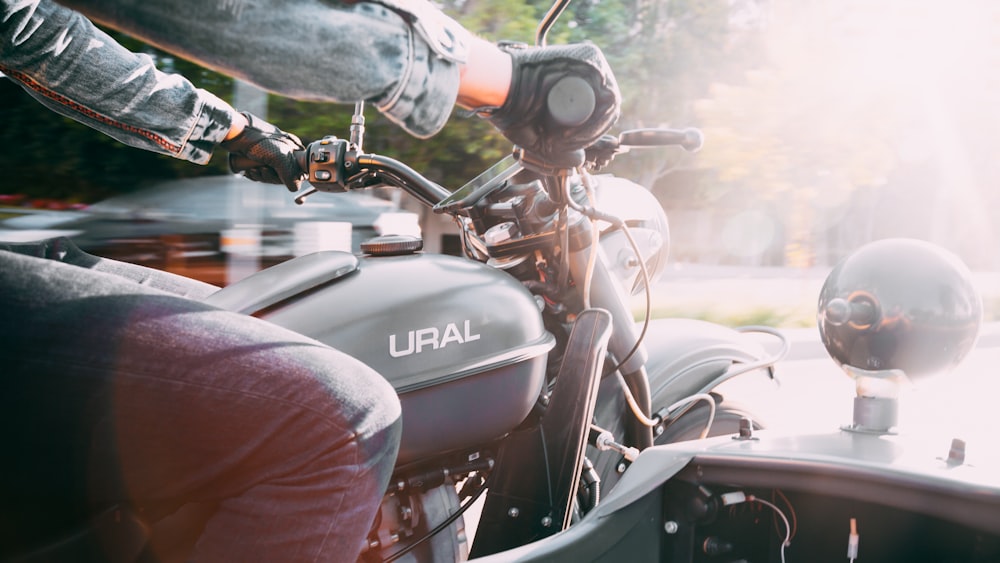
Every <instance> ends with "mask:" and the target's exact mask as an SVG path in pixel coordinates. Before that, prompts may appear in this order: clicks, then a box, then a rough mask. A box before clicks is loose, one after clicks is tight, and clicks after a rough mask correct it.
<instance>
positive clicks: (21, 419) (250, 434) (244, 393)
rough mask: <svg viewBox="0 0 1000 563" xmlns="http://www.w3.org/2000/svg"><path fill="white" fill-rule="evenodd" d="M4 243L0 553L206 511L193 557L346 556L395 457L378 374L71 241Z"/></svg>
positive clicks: (390, 407) (192, 285) (394, 433)
mask: <svg viewBox="0 0 1000 563" xmlns="http://www.w3.org/2000/svg"><path fill="white" fill-rule="evenodd" d="M8 248H12V249H13V250H16V252H14V251H9V250H0V315H2V317H0V319H2V320H0V373H2V377H0V380H2V392H0V446H2V448H3V450H2V451H3V462H2V465H0V475H2V479H0V559H3V558H4V555H6V554H5V553H4V550H3V548H4V547H5V546H11V545H12V544H14V543H18V544H20V545H22V546H23V545H25V544H30V543H31V542H32V541H42V540H43V539H46V538H47V539H51V537H52V533H54V532H58V531H60V530H61V529H64V528H65V527H68V526H70V525H72V524H74V523H78V522H79V520H80V518H81V517H83V516H85V515H87V514H90V513H93V512H94V511H96V510H99V509H101V508H104V507H107V506H109V505H114V504H121V503H127V504H129V505H131V506H134V507H135V509H136V510H137V511H138V512H139V514H141V515H142V516H143V517H145V518H146V519H148V520H150V521H155V520H157V519H159V518H161V517H163V516H165V515H167V514H170V513H171V512H173V511H174V510H176V509H177V508H178V507H180V506H182V505H185V504H188V503H217V504H218V510H217V511H216V512H215V513H214V515H213V516H212V517H211V518H210V519H209V521H208V524H207V526H206V528H205V530H204V532H203V533H202V535H201V536H200V538H199V539H198V543H197V545H196V547H195V552H194V557H193V559H194V560H197V561H200V560H204V561H345V560H351V559H353V557H355V556H356V554H357V553H358V551H359V550H360V548H361V545H362V542H363V540H364V537H365V535H366V533H367V531H368V529H369V527H370V525H371V523H372V520H373V517H374V514H375V511H376V509H377V506H378V504H379V502H380V500H381V496H382V494H383V492H384V490H385V488H386V485H387V483H388V480H389V477H390V474H391V471H392V466H393V463H394V461H395V457H396V452H397V448H398V441H399V434H400V407H399V402H398V399H397V397H396V395H395V392H394V391H393V389H392V387H391V386H390V385H389V384H388V383H387V382H386V381H385V380H384V379H383V378H382V377H380V376H379V375H378V374H377V373H375V372H374V371H372V370H371V369H370V368H368V367H366V366H365V365H363V364H362V363H360V362H358V361H357V360H354V359H352V358H350V357H348V356H346V355H344V354H342V353H340V352H337V351H336V350H333V349H331V348H329V347H327V346H325V345H323V344H321V343H318V342H316V341H313V340H311V339H308V338H305V337H303V336H301V335H299V334H296V333H294V332H291V331H288V330H285V329H283V328H280V327H277V326H274V325H271V324H269V323H267V322H265V321H261V320H259V319H255V318H252V317H247V316H243V315H239V314H235V313H231V312H227V311H223V310H219V309H215V308H213V307H210V306H207V305H205V304H203V303H201V302H199V301H198V299H197V298H199V297H203V296H205V295H207V294H208V293H209V292H211V291H212V289H213V288H212V286H208V285H205V284H201V283H200V282H191V281H190V280H185V279H183V278H177V277H174V276H171V275H170V274H165V273H163V272H158V271H153V270H148V269H146V268H141V267H138V266H133V265H128V264H122V263H118V262H113V261H108V260H103V259H98V258H95V257H92V256H89V255H87V254H84V253H82V252H80V251H79V250H77V249H76V248H75V247H72V246H71V245H69V244H68V241H59V242H49V243H47V244H45V245H37V246H22V247H8ZM29 254H34V256H31V255H29ZM182 294H187V295H188V296H187V297H184V296H182ZM7 554H9V553H7Z"/></svg>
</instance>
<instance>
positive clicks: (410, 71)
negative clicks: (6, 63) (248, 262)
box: [60, 0, 469, 137]
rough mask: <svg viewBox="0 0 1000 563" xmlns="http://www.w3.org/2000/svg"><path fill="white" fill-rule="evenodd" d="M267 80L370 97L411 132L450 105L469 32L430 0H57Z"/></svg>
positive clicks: (344, 98) (232, 72)
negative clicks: (291, 0) (359, 0)
mask: <svg viewBox="0 0 1000 563" xmlns="http://www.w3.org/2000/svg"><path fill="white" fill-rule="evenodd" d="M60 3H62V4H65V5H67V6H70V7H72V8H74V9H77V10H79V11H81V12H83V13H84V14H86V15H87V16H89V17H90V18H92V19H94V20H95V21H98V22H101V23H103V24H106V25H108V26H110V27H113V28H115V29H118V30H121V31H123V32H125V33H128V34H130V35H133V36H135V37H139V38H141V39H143V40H144V41H147V42H149V43H151V44H154V45H156V46H157V47H159V48H161V49H163V50H165V51H168V52H171V53H173V54H175V55H178V56H180V57H184V58H186V59H189V60H193V61H196V62H198V63H200V64H202V65H205V66H208V67H210V68H213V69H215V70H218V71H220V72H222V73H224V74H227V75H229V76H234V77H237V78H240V79H243V80H246V81H247V82H250V83H252V84H255V85H257V86H259V87H261V88H263V89H265V90H268V91H271V92H274V93H277V94H281V95H284V96H288V97H292V98H296V99H300V100H311V101H323V102H341V103H354V102H358V101H368V102H371V103H372V104H373V105H375V107H377V108H378V109H379V110H380V111H381V112H382V113H384V114H385V115H386V116H387V117H389V118H390V119H391V120H393V121H394V122H396V123H397V124H399V125H401V126H402V127H403V128H404V129H406V130H407V131H408V132H409V133H411V134H413V135H416V136H418V137H428V136H430V135H433V134H434V133H436V132H437V131H438V130H440V129H441V127H443V126H444V124H445V122H446V121H447V120H448V118H449V117H450V115H451V111H452V108H453V107H454V104H455V99H456V97H457V95H458V85H459V68H458V65H459V64H460V63H462V62H464V56H465V54H464V49H465V46H466V45H467V43H468V39H469V35H468V32H467V31H466V30H465V29H463V28H462V27H461V26H459V24H457V23H456V22H454V20H451V19H450V18H447V17H446V16H444V14H442V13H441V12H440V11H439V10H437V9H436V8H433V6H431V4H430V2H429V1H428V0H370V1H361V2H355V1H354V0H296V1H295V2H288V1H287V0H170V1H158V2H151V1H149V0H60Z"/></svg>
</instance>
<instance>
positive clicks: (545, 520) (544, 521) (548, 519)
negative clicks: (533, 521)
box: [542, 516, 552, 528]
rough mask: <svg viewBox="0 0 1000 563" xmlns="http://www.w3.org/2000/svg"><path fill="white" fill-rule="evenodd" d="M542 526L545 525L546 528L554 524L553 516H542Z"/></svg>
mask: <svg viewBox="0 0 1000 563" xmlns="http://www.w3.org/2000/svg"><path fill="white" fill-rule="evenodd" d="M542 526H543V527H545V528H548V527H550V526H552V517H551V516H546V517H544V518H542Z"/></svg>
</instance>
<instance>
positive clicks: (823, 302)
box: [483, 239, 1000, 562]
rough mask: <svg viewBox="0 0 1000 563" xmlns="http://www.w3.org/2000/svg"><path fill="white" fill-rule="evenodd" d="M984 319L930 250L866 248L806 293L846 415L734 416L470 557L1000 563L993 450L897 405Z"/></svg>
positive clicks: (945, 374)
mask: <svg viewBox="0 0 1000 563" xmlns="http://www.w3.org/2000/svg"><path fill="white" fill-rule="evenodd" d="M981 314H982V311H981V302H980V300H979V297H978V294H977V293H976V292H975V290H974V288H973V287H972V286H971V282H970V279H969V276H968V273H967V271H966V270H964V266H962V265H961V264H959V263H956V261H954V260H953V258H952V257H951V256H950V255H948V254H946V253H944V252H943V251H941V249H938V248H936V247H932V246H931V245H928V244H926V243H921V242H917V241H909V240H903V239H895V240H887V241H879V242H877V243H873V244H871V245H868V246H866V247H864V248H862V249H860V250H859V251H857V252H856V253H854V254H852V255H851V256H849V257H848V258H847V259H845V260H844V261H843V262H842V263H841V264H840V265H838V266H837V267H836V268H834V270H833V271H832V272H831V273H830V276H829V277H828V278H827V280H826V283H825V284H824V286H823V290H822V291H821V294H820V299H819V315H818V324H819V329H820V338H821V340H822V341H823V343H824V344H825V346H826V348H827V351H828V352H829V353H830V355H831V357H832V360H833V361H834V362H835V363H836V364H838V365H839V367H840V368H842V369H843V371H844V372H846V374H847V375H848V376H850V378H852V379H853V380H854V383H855V389H856V391H857V392H856V396H855V397H854V405H853V406H854V411H853V420H844V421H842V422H843V423H844V424H843V425H841V426H839V427H838V425H833V426H831V427H830V428H828V429H824V430H820V431H813V430H811V426H810V425H807V424H799V425H796V424H795V422H796V421H792V424H785V425H784V427H780V426H779V427H774V428H769V429H767V430H755V428H754V426H753V425H752V424H750V421H749V420H747V421H746V423H745V424H743V425H741V428H740V432H739V433H738V434H735V435H731V436H720V437H715V438H709V439H705V440H693V441H687V442H679V443H674V444H669V445H663V446H655V447H652V448H649V449H646V450H644V451H643V452H642V453H641V454H640V455H639V456H638V458H637V459H636V461H635V463H634V464H633V465H632V466H631V467H630V468H629V469H628V470H627V471H626V472H625V474H624V475H623V476H622V479H621V481H619V483H618V485H617V486H616V487H615V488H614V489H613V490H612V491H611V493H610V494H609V495H608V496H607V497H606V498H605V499H604V500H603V501H602V502H601V504H599V505H598V506H597V507H596V508H595V509H594V510H592V511H591V512H590V513H588V514H587V515H586V516H585V517H584V518H583V519H582V520H581V521H580V522H579V523H578V524H576V525H574V526H571V527H570V528H568V529H567V530H565V531H563V532H561V533H559V534H556V535H554V536H552V537H549V538H547V539H544V540H541V541H538V542H535V543H533V544H530V545H526V546H523V547H520V548H517V549H514V550H510V551H507V552H504V553H502V554H498V555H497V556H496V558H495V559H490V558H486V559H483V561H493V560H496V561H500V560H503V561H511V560H516V561H546V562H549V561H671V562H744V561H754V562H778V561H780V562H784V561H810V562H826V561H830V562H840V561H850V562H853V561H907V562H914V561H916V562H920V561H934V562H939V561H962V562H995V561H1000V456H998V455H996V453H995V452H994V451H991V450H994V449H995V444H994V443H993V442H992V441H991V440H989V436H981V435H979V434H980V433H979V432H975V433H974V435H973V436H971V437H969V436H966V435H965V434H960V433H957V432H955V430H956V428H954V427H953V425H950V424H949V421H948V420H940V418H941V417H939V416H935V415H938V414H939V413H940V412H941V409H937V410H936V411H935V410H934V409H932V408H926V407H924V408H921V409H913V410H909V411H906V412H908V413H910V414H911V416H909V417H900V413H901V412H902V411H901V409H900V408H899V407H900V402H902V401H903V400H904V399H906V400H912V399H913V398H914V396H913V394H910V393H906V392H904V391H905V389H904V387H907V386H909V384H910V383H911V382H912V383H917V381H916V380H922V381H920V382H919V383H920V384H922V385H927V382H929V381H930V380H931V379H934V380H935V383H937V384H940V383H941V382H950V381H952V379H949V376H950V375H951V374H952V373H953V371H952V370H953V369H954V368H955V366H956V365H957V364H958V363H959V362H960V361H961V360H962V359H964V358H965V356H966V354H967V353H968V352H969V351H970V349H971V348H972V347H973V346H974V345H975V343H976V340H977V337H978V334H979V329H980V318H981ZM916 360H919V361H916ZM931 389H937V391H938V392H939V393H941V392H942V390H943V389H945V388H944V387H939V386H935V385H932V386H931ZM956 391H957V390H956ZM830 398H831V397H830V395H829V394H826V395H824V394H823V390H820V389H817V396H815V397H811V398H810V399H811V401H812V403H813V404H814V405H816V406H817V408H818V407H819V406H820V405H822V403H823V401H824V400H829V399H830ZM935 399H936V400H937V401H938V402H939V403H940V402H941V401H942V400H944V397H943V395H938V396H937V397H935ZM973 403H974V402H973ZM901 419H902V420H905V424H901V423H900V420H901ZM801 422H802V423H805V422H806V421H801ZM804 429H805V431H804ZM965 431H966V432H968V431H969V430H968V429H965ZM965 438H972V439H970V440H969V441H966V440H965Z"/></svg>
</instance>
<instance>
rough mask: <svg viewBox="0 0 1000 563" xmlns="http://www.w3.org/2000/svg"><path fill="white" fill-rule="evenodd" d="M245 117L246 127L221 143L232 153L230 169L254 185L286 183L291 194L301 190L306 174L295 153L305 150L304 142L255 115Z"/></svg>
mask: <svg viewBox="0 0 1000 563" xmlns="http://www.w3.org/2000/svg"><path fill="white" fill-rule="evenodd" d="M243 115H244V116H245V117H246V118H247V126H246V128H244V129H243V131H242V132H241V133H240V134H239V135H237V136H235V137H233V138H232V139H230V140H228V141H223V142H222V143H220V144H219V146H220V147H222V148H224V149H226V150H227V151H229V169H230V170H231V171H233V172H242V173H243V175H244V176H246V177H247V178H250V179H251V180H253V181H255V182H266V183H268V184H284V185H285V187H287V188H288V190H289V191H293V192H296V191H298V190H299V187H300V186H301V184H302V181H303V180H305V179H306V173H305V171H303V170H302V167H301V166H299V162H298V160H297V159H296V158H295V155H294V153H293V152H292V151H302V150H305V147H304V146H303V145H302V141H300V140H299V138H298V137H296V136H295V135H292V134H291V133H286V132H284V131H282V130H281V129H278V128H277V127H275V126H274V125H271V124H270V123H268V122H266V121H264V120H263V119H261V118H259V117H257V116H255V115H253V114H250V113H247V112H243ZM255 164H256V166H255Z"/></svg>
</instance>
